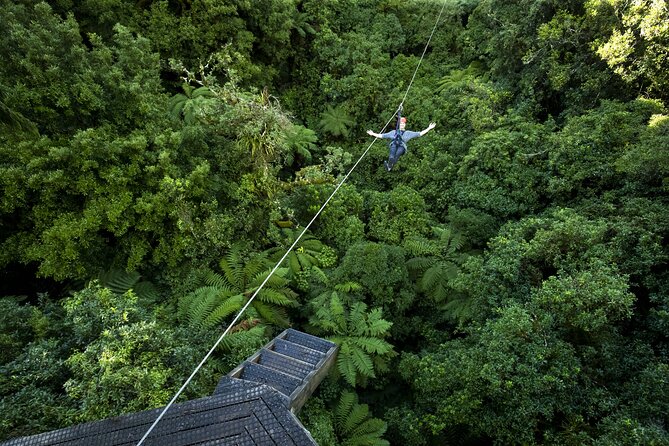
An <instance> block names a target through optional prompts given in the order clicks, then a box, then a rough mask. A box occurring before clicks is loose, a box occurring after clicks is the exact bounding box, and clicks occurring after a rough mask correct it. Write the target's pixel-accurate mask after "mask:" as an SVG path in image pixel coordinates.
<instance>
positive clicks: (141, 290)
mask: <svg viewBox="0 0 669 446" xmlns="http://www.w3.org/2000/svg"><path fill="white" fill-rule="evenodd" d="M141 278H142V276H141V275H140V274H139V273H138V272H136V271H130V272H128V271H124V270H122V269H111V270H109V271H103V272H101V273H100V274H99V275H98V277H97V279H98V281H99V282H100V285H102V286H103V287H105V288H109V289H110V290H111V291H112V292H113V293H115V294H124V293H126V292H127V291H128V290H132V291H133V292H134V293H135V294H136V295H137V297H138V298H140V299H144V300H148V301H151V302H155V301H157V300H158V299H160V295H159V293H158V290H157V289H156V287H155V286H154V285H153V284H152V283H151V282H149V281H146V280H145V281H140V279H141Z"/></svg>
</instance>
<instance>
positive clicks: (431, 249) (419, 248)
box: [404, 237, 439, 256]
mask: <svg viewBox="0 0 669 446" xmlns="http://www.w3.org/2000/svg"><path fill="white" fill-rule="evenodd" d="M404 248H405V249H406V250H407V252H408V253H409V254H411V255H414V256H425V255H437V254H438V253H439V245H438V244H436V243H435V242H433V241H432V240H428V239H426V238H424V237H410V238H407V239H406V240H405V242H404Z"/></svg>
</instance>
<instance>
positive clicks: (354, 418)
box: [340, 404, 369, 435]
mask: <svg viewBox="0 0 669 446" xmlns="http://www.w3.org/2000/svg"><path fill="white" fill-rule="evenodd" d="M368 417H369V407H368V406H367V404H354V405H353V407H351V410H350V411H349V413H348V416H347V417H346V420H344V423H343V424H342V425H341V426H340V430H341V432H342V433H343V434H344V435H350V434H351V432H352V431H353V430H354V429H355V428H356V427H357V426H359V425H360V424H361V423H362V422H363V421H365V419H367V418H368Z"/></svg>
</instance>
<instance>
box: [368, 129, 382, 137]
mask: <svg viewBox="0 0 669 446" xmlns="http://www.w3.org/2000/svg"><path fill="white" fill-rule="evenodd" d="M367 134H368V135H369V136H373V137H374V138H383V135H382V134H380V133H374V132H373V131H371V130H367Z"/></svg>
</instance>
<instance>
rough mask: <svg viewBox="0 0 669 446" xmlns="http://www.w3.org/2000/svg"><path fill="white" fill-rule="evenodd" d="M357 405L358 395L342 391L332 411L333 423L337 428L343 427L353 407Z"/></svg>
mask: <svg viewBox="0 0 669 446" xmlns="http://www.w3.org/2000/svg"><path fill="white" fill-rule="evenodd" d="M356 404H358V395H356V394H355V393H353V392H347V391H343V392H342V393H341V396H340V397H339V402H338V403H337V406H336V407H335V410H334V422H335V425H336V426H337V427H339V426H343V425H344V424H345V423H346V420H347V419H348V416H349V414H350V413H351V410H353V406H354V405H356Z"/></svg>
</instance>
